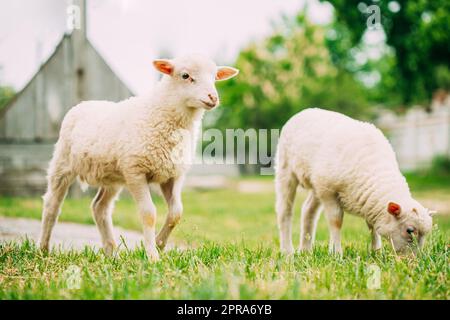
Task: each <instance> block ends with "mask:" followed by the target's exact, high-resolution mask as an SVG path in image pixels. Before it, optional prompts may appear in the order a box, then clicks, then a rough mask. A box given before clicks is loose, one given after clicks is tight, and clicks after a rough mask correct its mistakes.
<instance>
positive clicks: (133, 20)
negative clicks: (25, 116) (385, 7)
mask: <svg viewBox="0 0 450 320" xmlns="http://www.w3.org/2000/svg"><path fill="white" fill-rule="evenodd" d="M305 1H308V2H309V3H310V5H309V16H310V18H311V19H312V20H313V21H315V22H317V23H326V22H328V21H330V20H331V18H332V8H331V6H330V5H329V4H321V3H318V1H317V0H189V1H186V0H88V1H87V2H88V37H89V39H90V41H91V42H92V43H93V44H94V46H95V47H96V49H97V50H98V51H99V52H100V53H101V55H102V56H103V57H104V58H105V60H106V61H107V62H108V64H110V66H111V67H112V68H113V70H114V71H116V73H117V74H118V75H119V77H121V78H122V79H123V80H124V81H125V83H126V84H127V85H128V86H129V87H130V88H131V89H132V90H133V91H134V92H136V93H142V92H143V91H145V90H146V88H148V87H149V86H151V85H152V83H153V81H154V80H155V79H156V73H155V72H154V71H153V69H152V67H151V61H152V59H154V58H157V57H158V56H159V55H160V54H161V53H162V52H170V53H171V54H172V55H174V56H176V55H180V54H182V53H185V52H200V53H204V54H207V55H209V56H211V57H212V58H214V59H215V60H216V61H218V62H219V63H233V61H234V59H235V58H236V55H237V53H238V52H239V50H240V49H241V48H242V47H244V46H245V45H246V44H247V43H248V42H249V41H251V40H254V39H258V38H261V37H263V36H265V35H267V34H268V33H270V30H271V25H272V22H274V21H278V19H279V17H280V14H281V13H285V14H288V15H293V14H295V13H296V12H298V10H299V9H300V8H302V7H303V4H304V2H305ZM70 3H71V1H70V0H14V1H10V0H0V67H1V68H2V69H1V70H0V82H1V83H3V84H4V83H6V84H10V85H12V86H13V87H15V88H16V89H20V88H22V87H23V86H24V85H25V84H26V82H27V81H28V80H29V79H30V78H31V76H32V75H33V74H34V73H35V72H36V70H37V68H38V67H39V64H40V63H42V62H44V61H45V59H46V58H47V57H48V56H49V55H50V54H51V52H52V51H53V49H54V47H55V46H56V44H57V43H58V41H59V40H60V39H61V37H62V35H63V33H64V32H65V30H66V8H67V5H68V4H70Z"/></svg>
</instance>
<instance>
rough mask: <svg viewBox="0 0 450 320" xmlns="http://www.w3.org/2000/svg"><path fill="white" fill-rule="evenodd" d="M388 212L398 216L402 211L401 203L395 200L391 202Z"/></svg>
mask: <svg viewBox="0 0 450 320" xmlns="http://www.w3.org/2000/svg"><path fill="white" fill-rule="evenodd" d="M388 212H389V213H390V214H392V215H393V216H398V215H399V214H400V212H401V207H400V205H399V204H397V203H395V202H389V204H388Z"/></svg>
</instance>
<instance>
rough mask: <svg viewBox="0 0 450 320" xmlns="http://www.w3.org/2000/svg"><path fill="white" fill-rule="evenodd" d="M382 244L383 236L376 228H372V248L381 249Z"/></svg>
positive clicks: (374, 249)
mask: <svg viewBox="0 0 450 320" xmlns="http://www.w3.org/2000/svg"><path fill="white" fill-rule="evenodd" d="M381 245H382V243H381V236H380V235H379V234H378V233H377V232H376V231H375V229H372V250H373V251H377V250H380V249H381Z"/></svg>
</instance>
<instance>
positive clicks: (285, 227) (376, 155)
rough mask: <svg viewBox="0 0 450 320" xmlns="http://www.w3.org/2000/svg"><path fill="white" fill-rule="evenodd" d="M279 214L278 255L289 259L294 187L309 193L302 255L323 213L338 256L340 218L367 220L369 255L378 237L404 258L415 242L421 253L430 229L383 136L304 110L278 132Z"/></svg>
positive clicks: (304, 212)
mask: <svg viewBox="0 0 450 320" xmlns="http://www.w3.org/2000/svg"><path fill="white" fill-rule="evenodd" d="M276 163H277V164H276V182H275V183H276V197H277V199H276V211H277V218H278V226H279V231H280V245H281V251H282V252H285V253H292V252H293V246H292V227H291V225H292V206H293V203H294V198H295V194H296V189H297V186H298V185H300V186H302V187H303V188H306V189H309V190H310V191H309V194H308V196H307V199H306V200H305V202H304V203H303V207H302V217H301V230H300V250H310V249H311V248H312V245H313V241H314V237H315V230H316V224H317V220H318V216H319V213H320V210H321V207H322V206H323V209H324V211H325V214H326V217H327V220H328V227H329V231H330V251H332V252H336V253H339V254H341V253H342V249H341V238H340V230H341V226H342V219H343V210H345V211H348V212H349V213H353V214H356V215H359V216H361V217H363V218H365V220H366V222H367V225H368V226H369V228H370V229H371V231H372V248H373V249H374V250H377V249H380V248H381V237H380V236H384V237H386V238H388V239H391V242H392V244H393V246H394V248H395V250H396V251H404V249H406V248H408V247H409V246H408V245H409V244H411V243H412V242H413V237H417V239H418V242H419V244H420V245H422V244H423V241H424V236H425V234H426V233H428V232H429V231H430V229H431V226H432V218H431V214H432V212H430V211H429V210H428V209H426V208H424V207H423V206H422V205H421V204H420V203H418V202H417V201H416V200H414V199H413V198H412V197H411V193H410V191H409V187H408V184H407V183H406V180H405V178H404V177H403V176H402V174H401V173H400V170H399V168H398V164H397V160H396V158H395V154H394V151H393V150H392V147H391V145H390V144H389V142H388V140H387V139H386V138H385V137H384V135H383V134H382V133H381V131H380V130H378V129H377V128H376V127H375V126H374V125H372V124H370V123H365V122H361V121H357V120H354V119H351V118H349V117H347V116H345V115H342V114H339V113H336V112H331V111H326V110H321V109H307V110H304V111H302V112H300V113H298V114H296V115H295V116H293V117H292V118H291V119H290V120H289V121H288V122H287V123H286V125H285V126H284V127H283V129H282V132H281V135H280V139H279V142H278V149H277V159H276Z"/></svg>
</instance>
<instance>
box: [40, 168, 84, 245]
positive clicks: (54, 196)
mask: <svg viewBox="0 0 450 320" xmlns="http://www.w3.org/2000/svg"><path fill="white" fill-rule="evenodd" d="M47 179H48V186H47V192H46V193H45V195H44V197H43V199H44V206H43V210H42V226H41V235H40V240H39V243H40V248H41V249H42V250H44V251H47V250H48V249H49V243H50V237H51V233H52V230H53V227H54V226H55V223H56V220H57V218H58V216H59V214H60V212H61V205H62V202H63V201H64V198H65V196H66V194H67V190H68V189H69V187H70V185H71V184H72V182H73V181H74V179H75V175H74V174H73V173H72V172H70V171H64V170H59V169H56V168H55V169H54V170H51V172H49V175H48V178H47Z"/></svg>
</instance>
